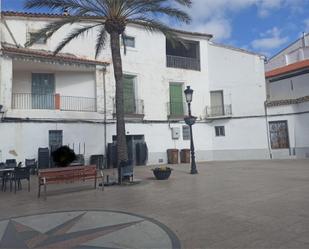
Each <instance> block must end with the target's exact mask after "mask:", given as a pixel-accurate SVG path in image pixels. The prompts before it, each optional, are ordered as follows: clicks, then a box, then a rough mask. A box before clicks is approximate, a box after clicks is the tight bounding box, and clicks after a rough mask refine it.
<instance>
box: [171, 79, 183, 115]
mask: <svg viewBox="0 0 309 249" xmlns="http://www.w3.org/2000/svg"><path fill="white" fill-rule="evenodd" d="M183 104H184V102H183V94H182V85H180V84H170V114H171V115H174V116H182V115H184V110H183Z"/></svg>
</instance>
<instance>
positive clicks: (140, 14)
mask: <svg viewBox="0 0 309 249" xmlns="http://www.w3.org/2000/svg"><path fill="white" fill-rule="evenodd" d="M191 4H192V3H191V0H25V8H27V9H32V8H47V9H50V10H51V11H58V12H59V11H63V10H66V11H67V13H69V15H67V16H66V17H64V18H62V19H60V20H57V21H54V22H52V23H50V24H48V25H46V26H45V27H44V28H42V29H41V30H40V31H39V32H38V33H37V34H36V35H35V36H32V37H33V38H32V39H31V40H30V41H29V42H28V43H27V44H26V45H27V46H30V45H32V44H33V43H34V42H35V41H37V40H38V39H40V38H42V37H44V38H45V39H48V38H50V37H51V36H52V35H53V34H54V33H55V32H56V31H57V30H59V29H60V28H61V27H63V26H65V25H68V24H70V25H72V24H80V27H79V28H75V29H73V30H72V31H71V32H70V33H69V34H68V35H67V36H66V37H64V39H63V40H62V41H61V42H60V43H59V44H58V46H57V48H56V49H55V51H54V53H55V54H57V53H58V52H60V51H61V50H62V49H63V48H64V47H65V46H66V45H67V44H68V43H70V42H71V41H72V40H73V39H75V38H78V37H80V36H81V35H83V34H85V33H87V32H88V31H89V30H91V29H96V30H97V31H98V34H97V40H96V48H95V50H96V52H95V57H96V58H97V57H98V56H99V54H100V52H101V51H102V49H103V48H104V46H105V43H106V41H107V35H108V34H109V36H110V47H111V52H112V60H113V67H114V76H115V82H116V98H115V99H116V119H117V155H118V170H119V165H121V163H123V162H126V161H127V160H128V153H127V145H126V132H125V120H124V99H123V83H122V79H123V71H122V60H121V52H120V38H122V39H123V41H124V40H125V37H126V36H125V29H126V27H127V25H129V24H139V25H140V26H142V27H144V28H145V29H146V30H148V31H150V32H162V33H163V34H164V35H165V36H166V37H167V38H168V39H170V40H172V41H176V39H177V35H176V33H175V31H174V30H172V29H171V28H169V26H168V25H166V24H164V23H163V22H161V21H160V19H162V17H168V18H170V19H174V21H177V22H179V23H189V22H190V21H191V19H190V17H189V15H188V14H187V13H186V12H185V11H183V10H182V9H183V8H185V7H188V8H189V7H190V6H191ZM123 43H124V42H123ZM124 45H125V43H124ZM120 178H121V177H119V180H120V182H121V180H122V179H120Z"/></svg>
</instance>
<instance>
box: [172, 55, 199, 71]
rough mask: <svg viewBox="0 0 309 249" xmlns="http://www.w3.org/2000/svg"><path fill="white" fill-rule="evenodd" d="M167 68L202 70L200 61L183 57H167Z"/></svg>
mask: <svg viewBox="0 0 309 249" xmlns="http://www.w3.org/2000/svg"><path fill="white" fill-rule="evenodd" d="M166 63H167V65H166V66H167V67H172V68H182V69H188V70H197V71H200V70H201V63H200V60H199V59H195V58H190V57H182V56H175V55H166Z"/></svg>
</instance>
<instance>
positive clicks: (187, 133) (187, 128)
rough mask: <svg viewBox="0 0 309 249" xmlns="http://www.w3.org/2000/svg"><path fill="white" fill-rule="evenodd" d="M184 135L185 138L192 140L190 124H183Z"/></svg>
mask: <svg viewBox="0 0 309 249" xmlns="http://www.w3.org/2000/svg"><path fill="white" fill-rule="evenodd" d="M182 137H183V140H190V138H191V136H190V127H189V126H188V125H184V126H182Z"/></svg>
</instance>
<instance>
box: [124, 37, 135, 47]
mask: <svg viewBox="0 0 309 249" xmlns="http://www.w3.org/2000/svg"><path fill="white" fill-rule="evenodd" d="M124 43H125V44H126V46H127V47H130V48H135V37H132V36H126V37H125V38H124Z"/></svg>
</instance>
